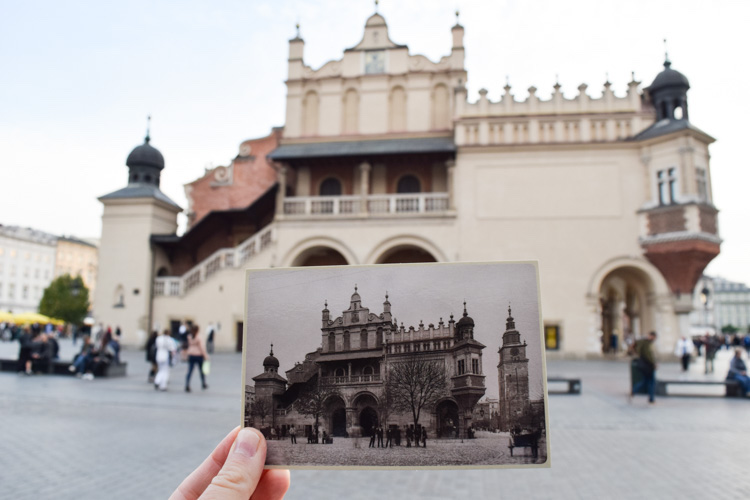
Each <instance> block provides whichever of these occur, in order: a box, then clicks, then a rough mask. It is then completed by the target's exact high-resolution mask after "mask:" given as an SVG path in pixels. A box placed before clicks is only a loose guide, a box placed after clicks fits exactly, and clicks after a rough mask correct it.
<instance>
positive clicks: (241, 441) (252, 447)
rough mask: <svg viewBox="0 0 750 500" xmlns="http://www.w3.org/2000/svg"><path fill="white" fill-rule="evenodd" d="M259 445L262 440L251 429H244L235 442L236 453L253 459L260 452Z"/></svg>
mask: <svg viewBox="0 0 750 500" xmlns="http://www.w3.org/2000/svg"><path fill="white" fill-rule="evenodd" d="M258 443H260V438H259V437H258V434H257V433H255V432H254V431H253V430H251V429H242V430H241V431H240V433H239V434H238V435H237V440H236V441H235V442H234V444H235V451H236V452H237V453H241V454H243V455H245V456H246V457H249V458H252V457H254V456H255V452H257V451H258Z"/></svg>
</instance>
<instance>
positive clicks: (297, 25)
mask: <svg viewBox="0 0 750 500" xmlns="http://www.w3.org/2000/svg"><path fill="white" fill-rule="evenodd" d="M294 27H295V28H296V29H297V35H296V36H295V38H299V22H298V23H297V24H295V25H294Z"/></svg>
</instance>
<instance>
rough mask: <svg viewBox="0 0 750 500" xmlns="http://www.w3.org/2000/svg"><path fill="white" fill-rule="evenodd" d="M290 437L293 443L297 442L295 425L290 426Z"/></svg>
mask: <svg viewBox="0 0 750 500" xmlns="http://www.w3.org/2000/svg"><path fill="white" fill-rule="evenodd" d="M289 438H290V439H291V440H292V444H297V430H296V429H295V428H294V426H291V427H290V428H289Z"/></svg>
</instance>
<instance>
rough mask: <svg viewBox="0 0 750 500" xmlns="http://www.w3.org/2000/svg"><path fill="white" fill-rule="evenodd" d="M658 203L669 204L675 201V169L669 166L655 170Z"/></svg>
mask: <svg viewBox="0 0 750 500" xmlns="http://www.w3.org/2000/svg"><path fill="white" fill-rule="evenodd" d="M656 182H657V187H658V192H659V205H671V204H672V203H675V202H676V201H677V170H676V169H674V168H669V169H666V170H659V171H658V172H656Z"/></svg>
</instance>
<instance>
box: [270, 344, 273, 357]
mask: <svg viewBox="0 0 750 500" xmlns="http://www.w3.org/2000/svg"><path fill="white" fill-rule="evenodd" d="M269 356H273V344H271V352H270V354H269Z"/></svg>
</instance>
